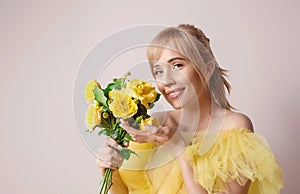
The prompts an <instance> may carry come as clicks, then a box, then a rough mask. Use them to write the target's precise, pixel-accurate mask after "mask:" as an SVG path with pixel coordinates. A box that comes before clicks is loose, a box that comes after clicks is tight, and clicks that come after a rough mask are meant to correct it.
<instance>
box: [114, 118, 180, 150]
mask: <svg viewBox="0 0 300 194" xmlns="http://www.w3.org/2000/svg"><path fill="white" fill-rule="evenodd" d="M120 126H121V127H122V128H123V129H125V130H126V131H127V132H128V133H129V134H130V135H131V137H132V138H133V140H134V141H135V142H138V143H145V142H150V143H153V144H158V145H159V144H163V143H165V142H167V141H168V140H169V139H171V138H172V136H173V135H174V133H175V131H176V130H173V129H171V128H170V127H168V126H160V127H155V126H152V125H146V126H145V128H146V130H145V131H143V130H137V129H135V128H133V127H131V126H130V125H129V124H128V122H127V121H125V120H124V119H121V124H120Z"/></svg>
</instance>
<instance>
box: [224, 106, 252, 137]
mask: <svg viewBox="0 0 300 194" xmlns="http://www.w3.org/2000/svg"><path fill="white" fill-rule="evenodd" d="M223 126H224V128H225V129H232V128H236V127H243V128H246V129H249V130H250V131H252V132H253V124H252V121H251V119H250V118H249V117H248V116H247V115H245V114H243V113H240V112H234V111H228V112H227V113H226V116H225V121H224V125H223Z"/></svg>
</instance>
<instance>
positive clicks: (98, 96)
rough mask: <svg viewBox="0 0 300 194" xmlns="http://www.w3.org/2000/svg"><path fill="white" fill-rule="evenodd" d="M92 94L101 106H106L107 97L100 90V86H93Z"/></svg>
mask: <svg viewBox="0 0 300 194" xmlns="http://www.w3.org/2000/svg"><path fill="white" fill-rule="evenodd" d="M94 95H95V99H96V100H97V102H98V103H99V104H100V105H102V106H106V107H107V103H106V101H107V98H106V96H105V95H104V92H103V90H101V89H100V88H98V87H97V86H96V87H95V88H94Z"/></svg>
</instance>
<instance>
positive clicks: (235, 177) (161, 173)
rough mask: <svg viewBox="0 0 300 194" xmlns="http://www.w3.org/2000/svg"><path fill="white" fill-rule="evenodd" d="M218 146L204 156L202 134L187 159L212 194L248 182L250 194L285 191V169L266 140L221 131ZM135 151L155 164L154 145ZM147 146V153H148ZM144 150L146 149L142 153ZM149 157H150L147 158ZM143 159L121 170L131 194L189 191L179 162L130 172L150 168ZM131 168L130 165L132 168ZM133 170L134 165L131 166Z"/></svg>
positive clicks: (240, 131)
mask: <svg viewBox="0 0 300 194" xmlns="http://www.w3.org/2000/svg"><path fill="white" fill-rule="evenodd" d="M216 135H217V137H216V141H215V143H214V144H213V145H212V146H211V147H210V148H209V149H208V150H207V151H206V152H200V148H201V146H204V145H202V143H203V142H204V141H203V140H204V139H205V137H206V136H205V133H201V134H198V135H197V136H196V137H195V138H193V140H192V142H191V144H190V145H189V146H188V147H187V148H186V150H185V152H184V155H185V157H186V159H187V160H188V161H190V163H191V166H192V167H193V170H194V176H195V177H194V178H195V180H196V181H197V182H198V183H199V184H200V185H202V186H203V187H204V188H205V189H206V190H207V191H208V193H209V194H212V193H216V192H225V193H226V192H228V188H227V184H226V183H228V182H231V181H237V182H238V183H239V184H240V185H244V184H246V182H247V181H248V180H250V181H251V185H250V188H249V191H248V194H276V193H279V190H280V189H281V188H282V187H283V180H282V175H281V169H280V167H279V165H278V163H277V161H276V158H275V157H274V155H273V154H272V152H271V150H270V148H269V146H268V144H267V142H266V140H265V139H264V138H263V137H262V136H260V135H258V134H255V133H252V132H250V131H248V130H247V129H245V128H234V129H230V130H221V131H219V132H218V133H216ZM131 145H132V147H131V149H133V148H134V150H143V151H145V150H146V152H142V153H144V155H145V156H146V158H147V159H146V160H148V161H151V158H152V157H153V153H152V152H151V150H152V149H153V148H154V147H153V146H152V145H151V144H141V145H140V144H136V143H134V144H131ZM145 146H146V149H145ZM139 147H142V149H139ZM145 153H147V154H145ZM146 160H145V159H142V158H141V157H140V158H138V157H136V158H132V159H131V160H129V161H127V164H125V167H124V168H123V166H122V168H121V169H120V171H119V172H120V175H121V178H122V180H123V182H124V184H125V185H126V186H127V187H128V189H129V193H130V194H152V193H155V194H185V193H187V192H186V189H185V186H184V183H183V178H182V175H181V171H180V166H179V164H178V162H177V160H176V159H173V160H171V161H169V162H168V163H166V164H164V165H162V166H159V167H157V168H153V169H148V170H142V169H139V170H128V169H126V165H129V164H128V163H135V165H139V164H140V163H142V165H139V166H140V167H142V166H144V167H146V166H147V164H146V163H147V161H146ZM129 166H130V165H129ZM131 167H132V165H131Z"/></svg>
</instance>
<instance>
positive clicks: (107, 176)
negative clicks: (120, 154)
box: [99, 168, 112, 194]
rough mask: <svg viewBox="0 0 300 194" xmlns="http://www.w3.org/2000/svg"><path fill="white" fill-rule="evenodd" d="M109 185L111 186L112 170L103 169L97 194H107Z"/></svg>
mask: <svg viewBox="0 0 300 194" xmlns="http://www.w3.org/2000/svg"><path fill="white" fill-rule="evenodd" d="M111 185H112V169H110V168H107V169H105V173H104V177H103V180H102V183H101V188H100V191H99V194H107V193H108V191H109V189H110V187H111Z"/></svg>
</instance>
